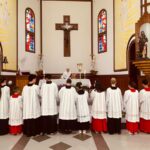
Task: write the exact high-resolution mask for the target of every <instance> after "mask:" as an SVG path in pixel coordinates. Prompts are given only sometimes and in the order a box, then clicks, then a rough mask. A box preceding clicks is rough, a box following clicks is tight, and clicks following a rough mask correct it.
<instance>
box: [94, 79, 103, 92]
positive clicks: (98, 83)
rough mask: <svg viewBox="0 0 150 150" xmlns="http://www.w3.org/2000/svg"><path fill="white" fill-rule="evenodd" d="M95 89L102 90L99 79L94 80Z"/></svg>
mask: <svg viewBox="0 0 150 150" xmlns="http://www.w3.org/2000/svg"><path fill="white" fill-rule="evenodd" d="M95 90H96V91H97V92H101V91H103V88H102V86H101V84H100V82H99V81H96V83H95Z"/></svg>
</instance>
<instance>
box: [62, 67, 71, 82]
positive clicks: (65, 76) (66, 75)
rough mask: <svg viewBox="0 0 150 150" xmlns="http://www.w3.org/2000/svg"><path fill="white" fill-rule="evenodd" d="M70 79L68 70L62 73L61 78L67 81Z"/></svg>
mask: <svg viewBox="0 0 150 150" xmlns="http://www.w3.org/2000/svg"><path fill="white" fill-rule="evenodd" d="M70 77H71V71H70V69H69V68H67V69H66V71H65V72H63V74H62V76H61V78H62V79H66V80H67V79H69V78H70Z"/></svg>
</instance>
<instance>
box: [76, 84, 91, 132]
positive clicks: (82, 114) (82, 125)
mask: <svg viewBox="0 0 150 150" xmlns="http://www.w3.org/2000/svg"><path fill="white" fill-rule="evenodd" d="M76 88H77V93H78V97H77V122H78V130H79V133H83V134H85V133H86V130H89V128H90V111H89V106H88V98H89V94H88V92H87V91H85V90H84V89H83V87H82V83H81V82H78V83H77V87H76Z"/></svg>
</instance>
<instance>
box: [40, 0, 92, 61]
mask: <svg viewBox="0 0 150 150" xmlns="http://www.w3.org/2000/svg"><path fill="white" fill-rule="evenodd" d="M42 1H68V2H69V1H73V2H91V59H93V0H40V20H41V28H40V30H41V52H40V53H41V54H40V55H42V53H43V50H42V47H43V44H42V37H43V35H42Z"/></svg>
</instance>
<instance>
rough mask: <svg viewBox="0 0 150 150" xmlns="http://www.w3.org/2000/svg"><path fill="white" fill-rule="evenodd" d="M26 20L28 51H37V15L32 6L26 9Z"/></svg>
mask: <svg viewBox="0 0 150 150" xmlns="http://www.w3.org/2000/svg"><path fill="white" fill-rule="evenodd" d="M25 20H26V21H25V29H26V33H25V46H26V51H27V52H32V53H35V15H34V12H33V10H32V9H31V8H27V9H26V10H25Z"/></svg>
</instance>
